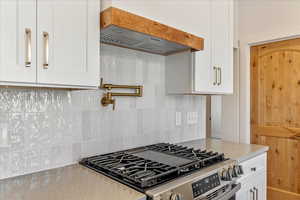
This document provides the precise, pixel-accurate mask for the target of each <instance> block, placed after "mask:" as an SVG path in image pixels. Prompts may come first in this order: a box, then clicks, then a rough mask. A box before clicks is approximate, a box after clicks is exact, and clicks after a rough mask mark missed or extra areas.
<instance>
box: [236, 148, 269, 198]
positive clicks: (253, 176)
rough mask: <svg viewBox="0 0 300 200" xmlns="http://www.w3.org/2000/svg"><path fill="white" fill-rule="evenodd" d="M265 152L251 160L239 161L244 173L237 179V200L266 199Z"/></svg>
mask: <svg viewBox="0 0 300 200" xmlns="http://www.w3.org/2000/svg"><path fill="white" fill-rule="evenodd" d="M266 158H267V154H266V153H265V154H262V155H260V156H258V157H255V158H253V159H251V160H248V161H245V162H242V163H240V164H241V165H242V166H243V169H244V175H243V177H242V178H241V179H240V180H239V182H240V183H241V184H242V188H241V190H240V191H239V192H238V193H237V194H236V199H237V200H266V199H267V171H266V169H267V168H266V167H267V166H266Z"/></svg>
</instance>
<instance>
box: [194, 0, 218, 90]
mask: <svg viewBox="0 0 300 200" xmlns="http://www.w3.org/2000/svg"><path fill="white" fill-rule="evenodd" d="M201 2H202V1H201ZM195 7H196V6H195ZM200 8H201V12H194V15H195V19H197V20H194V21H195V22H197V23H198V25H195V26H194V29H197V31H195V32H197V35H199V36H201V37H203V38H204V49H203V51H198V52H195V53H194V54H195V61H194V62H195V63H194V91H195V92H196V93H198V92H199V93H209V92H211V91H212V88H213V82H214V76H215V74H214V73H213V67H212V65H211V57H212V54H211V53H212V52H211V51H212V49H211V48H212V47H211V26H212V25H211V20H210V17H209V16H210V13H211V0H206V1H203V2H202V3H201V5H198V9H200Z"/></svg>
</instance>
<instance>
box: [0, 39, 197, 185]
mask: <svg viewBox="0 0 300 200" xmlns="http://www.w3.org/2000/svg"><path fill="white" fill-rule="evenodd" d="M101 77H103V78H104V82H108V83H114V84H135V85H136V84H138V85H143V86H144V96H143V97H141V98H133V97H116V111H112V108H111V107H110V106H108V107H102V106H101V105H100V99H101V97H102V94H103V91H101V90H99V91H73V92H70V91H64V90H50V89H39V88H37V89H16V88H10V89H9V88H2V89H0V102H1V104H0V131H1V133H0V179H2V178H7V177H12V176H17V175H22V174H26V173H32V172H36V171H41V170H45V169H50V168H55V167H60V166H64V165H68V164H72V163H74V162H77V161H78V160H80V159H81V158H82V157H86V156H91V155H95V154H102V153H108V152H112V151H118V150H122V149H126V148H132V147H137V146H142V145H149V144H153V143H157V142H180V141H184V140H191V139H196V138H200V137H201V136H202V135H203V133H202V132H201V130H202V124H201V123H200V122H201V121H202V119H201V118H202V115H201V113H202V101H203V97H201V96H172V95H166V93H165V57H163V56H158V55H152V54H147V53H142V52H137V51H133V50H128V49H122V48H118V47H112V46H107V45H102V46H101ZM195 111H196V112H198V113H199V116H198V119H199V123H197V124H187V120H186V115H187V112H195ZM176 112H181V114H182V124H181V125H180V126H176V124H175V122H176V121H175V116H176ZM4 131H5V133H4Z"/></svg>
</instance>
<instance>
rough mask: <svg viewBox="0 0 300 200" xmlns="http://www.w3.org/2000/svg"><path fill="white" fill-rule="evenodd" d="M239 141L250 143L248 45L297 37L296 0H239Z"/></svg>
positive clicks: (298, 12)
mask: <svg viewBox="0 0 300 200" xmlns="http://www.w3.org/2000/svg"><path fill="white" fill-rule="evenodd" d="M238 12H239V16H238V21H239V24H238V25H239V28H238V30H239V40H240V72H239V74H240V77H239V78H240V81H239V93H240V99H239V100H240V106H239V112H240V142H246V143H248V142H250V48H249V44H254V43H256V44H257V43H262V42H266V41H276V40H281V39H286V38H290V37H295V36H297V35H299V36H300V23H299V19H300V1H299V0H240V1H239V5H238Z"/></svg>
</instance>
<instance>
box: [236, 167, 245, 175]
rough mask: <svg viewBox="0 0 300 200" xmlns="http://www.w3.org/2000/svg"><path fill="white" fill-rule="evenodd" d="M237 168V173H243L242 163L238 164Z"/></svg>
mask: <svg viewBox="0 0 300 200" xmlns="http://www.w3.org/2000/svg"><path fill="white" fill-rule="evenodd" d="M237 168H238V171H237V172H238V175H243V174H244V170H243V167H242V165H238V166H237Z"/></svg>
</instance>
